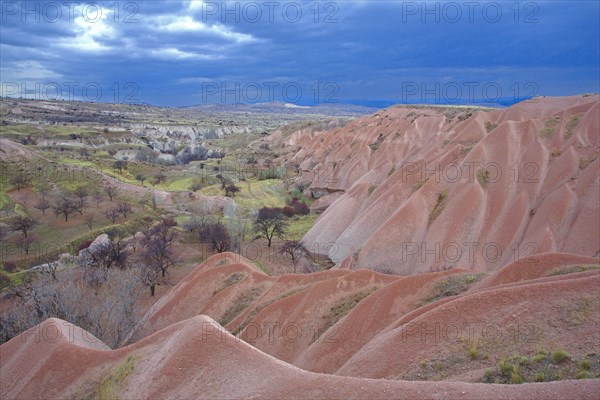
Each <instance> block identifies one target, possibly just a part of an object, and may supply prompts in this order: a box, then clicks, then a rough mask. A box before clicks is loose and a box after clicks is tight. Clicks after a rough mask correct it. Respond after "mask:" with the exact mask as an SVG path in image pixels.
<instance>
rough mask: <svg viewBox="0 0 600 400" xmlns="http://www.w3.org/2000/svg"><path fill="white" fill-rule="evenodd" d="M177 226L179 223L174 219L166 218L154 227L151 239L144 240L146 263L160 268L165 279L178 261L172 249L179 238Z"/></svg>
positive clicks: (151, 231) (150, 233)
mask: <svg viewBox="0 0 600 400" xmlns="http://www.w3.org/2000/svg"><path fill="white" fill-rule="evenodd" d="M175 226H177V223H176V222H175V221H174V220H173V219H171V218H166V219H164V220H162V221H161V222H160V223H159V224H158V225H156V226H154V227H152V229H151V230H150V232H149V235H150V236H149V238H145V239H144V240H143V245H144V254H143V259H144V261H145V262H146V264H148V265H153V266H155V267H158V268H160V270H161V272H162V276H163V277H165V275H166V273H167V270H168V269H169V268H170V267H171V266H173V265H174V264H175V262H176V261H177V260H176V257H175V255H174V253H173V249H172V247H173V244H174V243H175V239H176V238H177V237H178V235H177V231H176V230H175Z"/></svg>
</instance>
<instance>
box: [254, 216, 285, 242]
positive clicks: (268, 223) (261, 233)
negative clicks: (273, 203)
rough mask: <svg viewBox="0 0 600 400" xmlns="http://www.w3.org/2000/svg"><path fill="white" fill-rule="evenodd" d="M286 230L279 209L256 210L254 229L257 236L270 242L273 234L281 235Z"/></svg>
mask: <svg viewBox="0 0 600 400" xmlns="http://www.w3.org/2000/svg"><path fill="white" fill-rule="evenodd" d="M286 230H287V222H286V221H285V219H284V216H283V214H282V213H281V210H280V209H277V208H261V209H260V210H259V211H258V216H257V217H256V220H255V221H254V231H255V232H256V233H257V235H258V237H264V238H265V239H267V241H268V242H269V247H271V242H272V240H273V238H274V237H275V236H277V237H283V235H285V231H286Z"/></svg>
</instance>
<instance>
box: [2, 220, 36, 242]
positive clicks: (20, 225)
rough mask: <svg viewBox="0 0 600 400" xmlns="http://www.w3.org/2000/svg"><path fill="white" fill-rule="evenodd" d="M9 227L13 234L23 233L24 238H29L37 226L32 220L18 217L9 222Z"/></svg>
mask: <svg viewBox="0 0 600 400" xmlns="http://www.w3.org/2000/svg"><path fill="white" fill-rule="evenodd" d="M8 224H9V225H8V226H9V228H10V230H12V231H13V232H21V233H22V234H23V236H25V237H27V236H28V234H29V232H31V230H32V229H33V228H34V227H35V225H36V224H37V223H36V222H35V221H34V220H33V219H32V218H30V217H24V216H22V215H17V216H15V217H13V218H11V219H10V220H9V221H8Z"/></svg>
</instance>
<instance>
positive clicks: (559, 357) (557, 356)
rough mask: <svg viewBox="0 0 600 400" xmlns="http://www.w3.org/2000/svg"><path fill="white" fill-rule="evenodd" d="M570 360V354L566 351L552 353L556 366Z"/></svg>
mask: <svg viewBox="0 0 600 400" xmlns="http://www.w3.org/2000/svg"><path fill="white" fill-rule="evenodd" d="M568 358H569V353H567V352H566V351H564V350H562V349H560V350H556V351H555V352H553V353H552V362H553V363H554V364H558V363H560V362H562V361H564V360H566V359H568Z"/></svg>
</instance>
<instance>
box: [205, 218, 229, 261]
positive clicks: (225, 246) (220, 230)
mask: <svg viewBox="0 0 600 400" xmlns="http://www.w3.org/2000/svg"><path fill="white" fill-rule="evenodd" d="M200 235H201V236H202V237H203V238H205V239H207V241H209V242H210V243H211V244H212V248H213V250H215V251H216V252H217V253H223V252H225V251H228V250H229V249H230V248H231V238H230V236H229V232H228V231H227V228H226V227H225V225H223V224H222V223H221V222H215V223H211V224H206V225H205V227H204V228H203V230H202V233H201V234H200Z"/></svg>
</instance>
